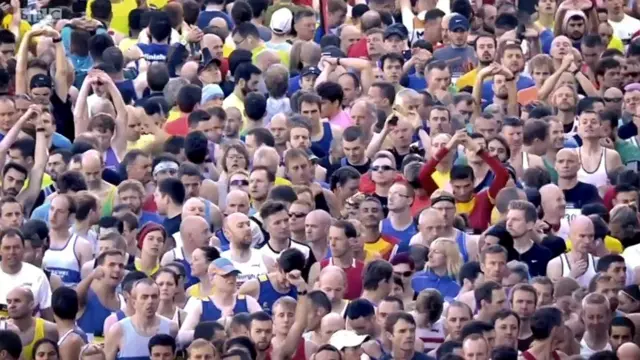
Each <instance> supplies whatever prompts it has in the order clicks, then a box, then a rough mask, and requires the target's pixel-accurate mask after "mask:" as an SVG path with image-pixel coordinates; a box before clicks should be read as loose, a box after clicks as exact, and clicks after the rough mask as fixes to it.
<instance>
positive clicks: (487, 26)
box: [476, 4, 498, 40]
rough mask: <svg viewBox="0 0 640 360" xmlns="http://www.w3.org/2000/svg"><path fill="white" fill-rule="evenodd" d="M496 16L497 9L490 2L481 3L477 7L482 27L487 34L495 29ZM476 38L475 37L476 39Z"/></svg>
mask: <svg viewBox="0 0 640 360" xmlns="http://www.w3.org/2000/svg"><path fill="white" fill-rule="evenodd" d="M497 16H498V9H496V7H495V6H493V5H491V4H482V6H480V9H478V17H479V18H480V21H481V23H482V25H481V26H482V29H483V30H484V31H486V32H487V33H489V34H493V33H495V31H496V17H497ZM477 39H478V38H476V40H477Z"/></svg>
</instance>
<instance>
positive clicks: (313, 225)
mask: <svg viewBox="0 0 640 360" xmlns="http://www.w3.org/2000/svg"><path fill="white" fill-rule="evenodd" d="M304 225H305V226H304V227H305V235H306V238H307V241H308V242H316V241H327V235H328V234H329V227H330V226H331V215H330V214H329V213H328V212H326V211H324V210H313V211H311V212H310V213H308V214H307V217H306V218H305V219H304Z"/></svg>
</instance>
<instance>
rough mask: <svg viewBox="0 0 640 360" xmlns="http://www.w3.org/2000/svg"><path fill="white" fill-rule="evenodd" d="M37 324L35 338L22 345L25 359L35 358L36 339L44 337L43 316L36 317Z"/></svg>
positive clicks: (34, 332)
mask: <svg viewBox="0 0 640 360" xmlns="http://www.w3.org/2000/svg"><path fill="white" fill-rule="evenodd" d="M35 320H36V325H35V329H34V331H33V340H31V342H30V343H29V344H27V345H25V346H23V347H22V358H23V359H33V345H34V344H35V343H36V341H38V340H40V339H42V338H44V320H42V319H41V318H36V319H35Z"/></svg>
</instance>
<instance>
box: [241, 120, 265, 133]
mask: <svg viewBox="0 0 640 360" xmlns="http://www.w3.org/2000/svg"><path fill="white" fill-rule="evenodd" d="M263 127H265V126H264V121H263V119H260V120H253V119H247V125H246V128H247V131H249V130H251V129H257V128H263Z"/></svg>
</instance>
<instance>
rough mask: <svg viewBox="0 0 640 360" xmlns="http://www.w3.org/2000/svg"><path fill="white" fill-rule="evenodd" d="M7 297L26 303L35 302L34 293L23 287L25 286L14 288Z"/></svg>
mask: <svg viewBox="0 0 640 360" xmlns="http://www.w3.org/2000/svg"><path fill="white" fill-rule="evenodd" d="M7 297H14V298H15V297H18V298H20V299H22V300H24V301H33V300H34V297H33V292H31V289H29V288H26V287H23V286H18V287H16V288H14V289H13V290H11V291H9V293H8V294H7Z"/></svg>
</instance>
